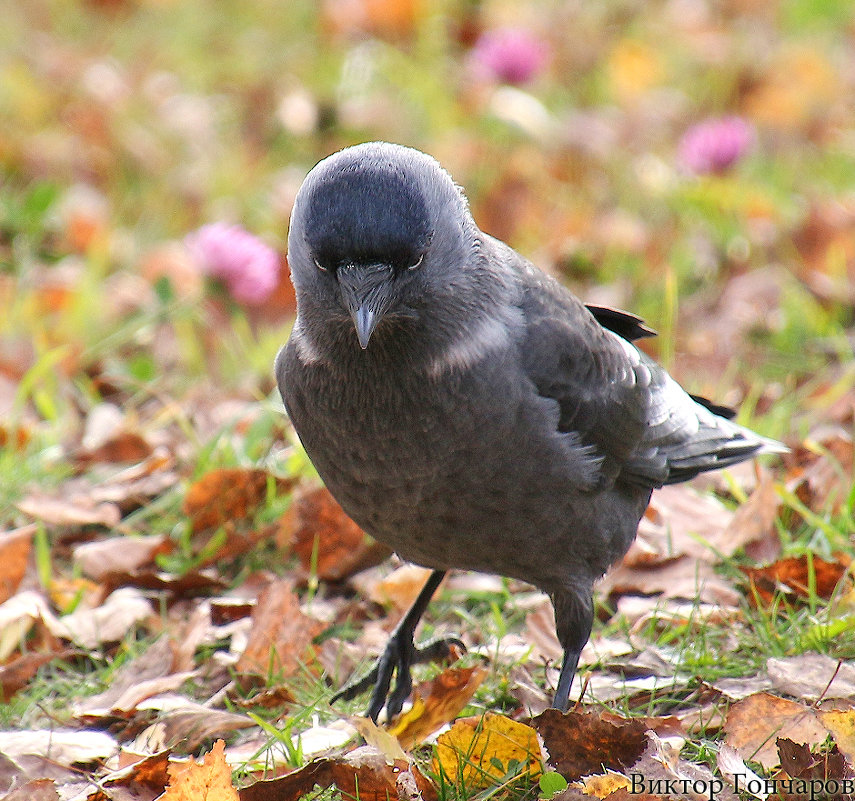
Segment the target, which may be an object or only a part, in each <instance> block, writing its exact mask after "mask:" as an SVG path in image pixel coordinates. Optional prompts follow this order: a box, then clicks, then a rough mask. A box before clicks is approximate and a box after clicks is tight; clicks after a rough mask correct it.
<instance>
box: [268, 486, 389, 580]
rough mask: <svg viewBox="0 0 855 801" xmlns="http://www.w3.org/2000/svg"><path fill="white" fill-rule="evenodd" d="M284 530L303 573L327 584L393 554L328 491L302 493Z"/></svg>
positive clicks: (311, 490) (284, 520)
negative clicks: (351, 516)
mask: <svg viewBox="0 0 855 801" xmlns="http://www.w3.org/2000/svg"><path fill="white" fill-rule="evenodd" d="M282 527H283V533H287V532H292V533H290V544H291V548H292V549H293V550H294V552H295V553H296V554H297V556H298V558H299V559H300V566H301V567H302V569H303V571H304V572H305V573H306V574H309V573H311V572H313V571H314V572H315V573H316V575H317V576H318V578H320V579H322V580H324V581H341V580H343V579H345V578H347V577H348V576H351V575H353V574H354V573H356V572H358V571H360V570H362V569H364V568H366V567H370V566H371V565H375V564H378V563H379V562H381V561H382V560H383V559H385V558H386V557H387V556H388V555H389V553H391V551H390V550H389V549H388V548H386V547H385V546H382V545H379V544H378V543H375V542H374V540H372V539H371V538H370V537H369V536H367V535H366V534H364V533H363V532H362V529H360V528H359V526H357V525H356V523H354V522H353V521H352V520H351V519H350V518H349V517H348V516H347V515H346V514H345V513H344V510H343V509H342V508H341V506H339V505H338V503H336V501H335V499H334V498H333V497H332V495H330V493H329V490H327V489H326V488H325V487H316V488H313V489H310V490H303V491H301V492H299V493H298V494H297V495H296V496H295V498H294V501H293V503H292V504H291V507H290V508H289V510H288V512H287V513H286V515H285V516H284V517H283V519H282Z"/></svg>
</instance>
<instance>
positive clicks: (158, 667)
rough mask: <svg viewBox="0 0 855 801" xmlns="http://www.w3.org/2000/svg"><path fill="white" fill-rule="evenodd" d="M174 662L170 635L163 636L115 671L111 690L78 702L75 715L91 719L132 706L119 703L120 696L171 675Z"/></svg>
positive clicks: (75, 704) (73, 708)
mask: <svg viewBox="0 0 855 801" xmlns="http://www.w3.org/2000/svg"><path fill="white" fill-rule="evenodd" d="M172 663H173V654H172V646H171V645H170V642H169V637H160V638H159V639H158V640H156V641H155V642H154V643H153V644H152V645H151V646H150V647H149V648H148V649H146V651H145V653H143V654H142V655H140V656H138V657H136V658H134V659H130V660H128V661H127V662H125V663H124V664H123V665H122V666H121V667H120V668H119V669H118V670H116V671H115V673H113V677H112V682H111V683H110V686H109V688H108V689H106V690H105V691H104V692H101V693H98V694H97V695H92V696H89V697H88V698H84V699H82V700H80V701H77V702H75V703H74V704H73V705H72V707H71V711H72V714H73V715H74V716H75V717H76V718H82V719H84V720H89V719H90V718H99V717H104V716H106V715H109V714H110V712H111V711H112V710H113V709H116V708H118V709H131V708H132V707H130V706H127V705H121V704H119V703H118V701H119V699H121V698H122V696H124V695H125V694H126V693H127V692H128V691H129V690H134V689H135V688H137V687H138V685H140V684H145V683H146V682H149V681H151V680H152V679H160V678H163V677H164V676H168V675H169V674H170V671H171V669H172ZM145 697H147V696H145V695H143V696H141V697H140V700H142V698H145Z"/></svg>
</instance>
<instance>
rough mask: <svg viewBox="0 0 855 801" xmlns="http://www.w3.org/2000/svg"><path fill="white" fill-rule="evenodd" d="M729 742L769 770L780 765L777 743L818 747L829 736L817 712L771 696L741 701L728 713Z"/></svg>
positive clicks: (726, 723) (760, 694) (758, 695)
mask: <svg viewBox="0 0 855 801" xmlns="http://www.w3.org/2000/svg"><path fill="white" fill-rule="evenodd" d="M724 730H725V742H726V743H727V744H728V745H730V746H731V747H733V748H735V749H736V751H737V752H738V753H739V755H740V756H741V757H742V758H743V759H749V760H752V761H754V762H759V763H760V764H761V765H762V766H763V767H764V768H766V769H767V770H771V769H772V768H774V767H775V766H777V765H778V764H779V759H778V748H777V745H776V740H777V738H779V737H787V738H789V739H791V740H793V741H795V742H798V743H807V744H808V745H816V744H818V743H821V742H823V740H825V738H826V737H827V736H828V732H827V731H826V729H825V726H823V725H822V722H821V720H820V719H819V714H818V713H817V711H816V710H814V709H811V708H810V707H806V706H803V705H802V704H798V703H796V702H795V701H788V700H786V699H785V698H778V697H777V696H774V695H769V693H758V694H757V695H750V696H749V697H748V698H745V699H743V700H742V701H737V702H736V703H735V704H734V705H733V706H732V707H731V708H730V711H729V712H728V713H727V721H726V722H725V724H724Z"/></svg>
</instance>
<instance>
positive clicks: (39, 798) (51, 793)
mask: <svg viewBox="0 0 855 801" xmlns="http://www.w3.org/2000/svg"><path fill="white" fill-rule="evenodd" d="M3 801H59V792H58V791H57V789H56V782H54V780H53V779H33V780H32V781H28V782H27V783H26V784H25V785H23V786H21V787H18V788H17V789H15V790H12V792H11V793H9V794H8V795H4V796H3Z"/></svg>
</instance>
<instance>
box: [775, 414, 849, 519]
mask: <svg viewBox="0 0 855 801" xmlns="http://www.w3.org/2000/svg"><path fill="white" fill-rule="evenodd" d="M787 462H788V467H789V468H790V470H789V476H790V477H789V480H788V481H787V489H788V490H789V491H791V492H794V493H795V495H796V496H797V497H798V499H799V500H800V501H801V502H802V503H803V504H804V505H805V506H807V507H808V509H812V510H814V511H817V512H822V513H828V512H830V513H832V514H839V513H840V509H841V506H842V504H843V503H844V502H845V500H846V497H847V494H848V492H849V489H850V485H851V476H852V475H853V473H855V443H853V440H852V435H851V434H850V432H849V431H848V430H847V428H846V427H844V426H842V425H837V424H833V425H826V426H822V427H820V428H819V429H817V430H815V431H813V432H811V436H810V437H809V438H808V439H807V440H806V441H805V442H804V444H803V445H802V446H801V447H799V448H797V449H796V450H795V452H794V453H792V454H791V455H790V457H789V458H788V460H787Z"/></svg>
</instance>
